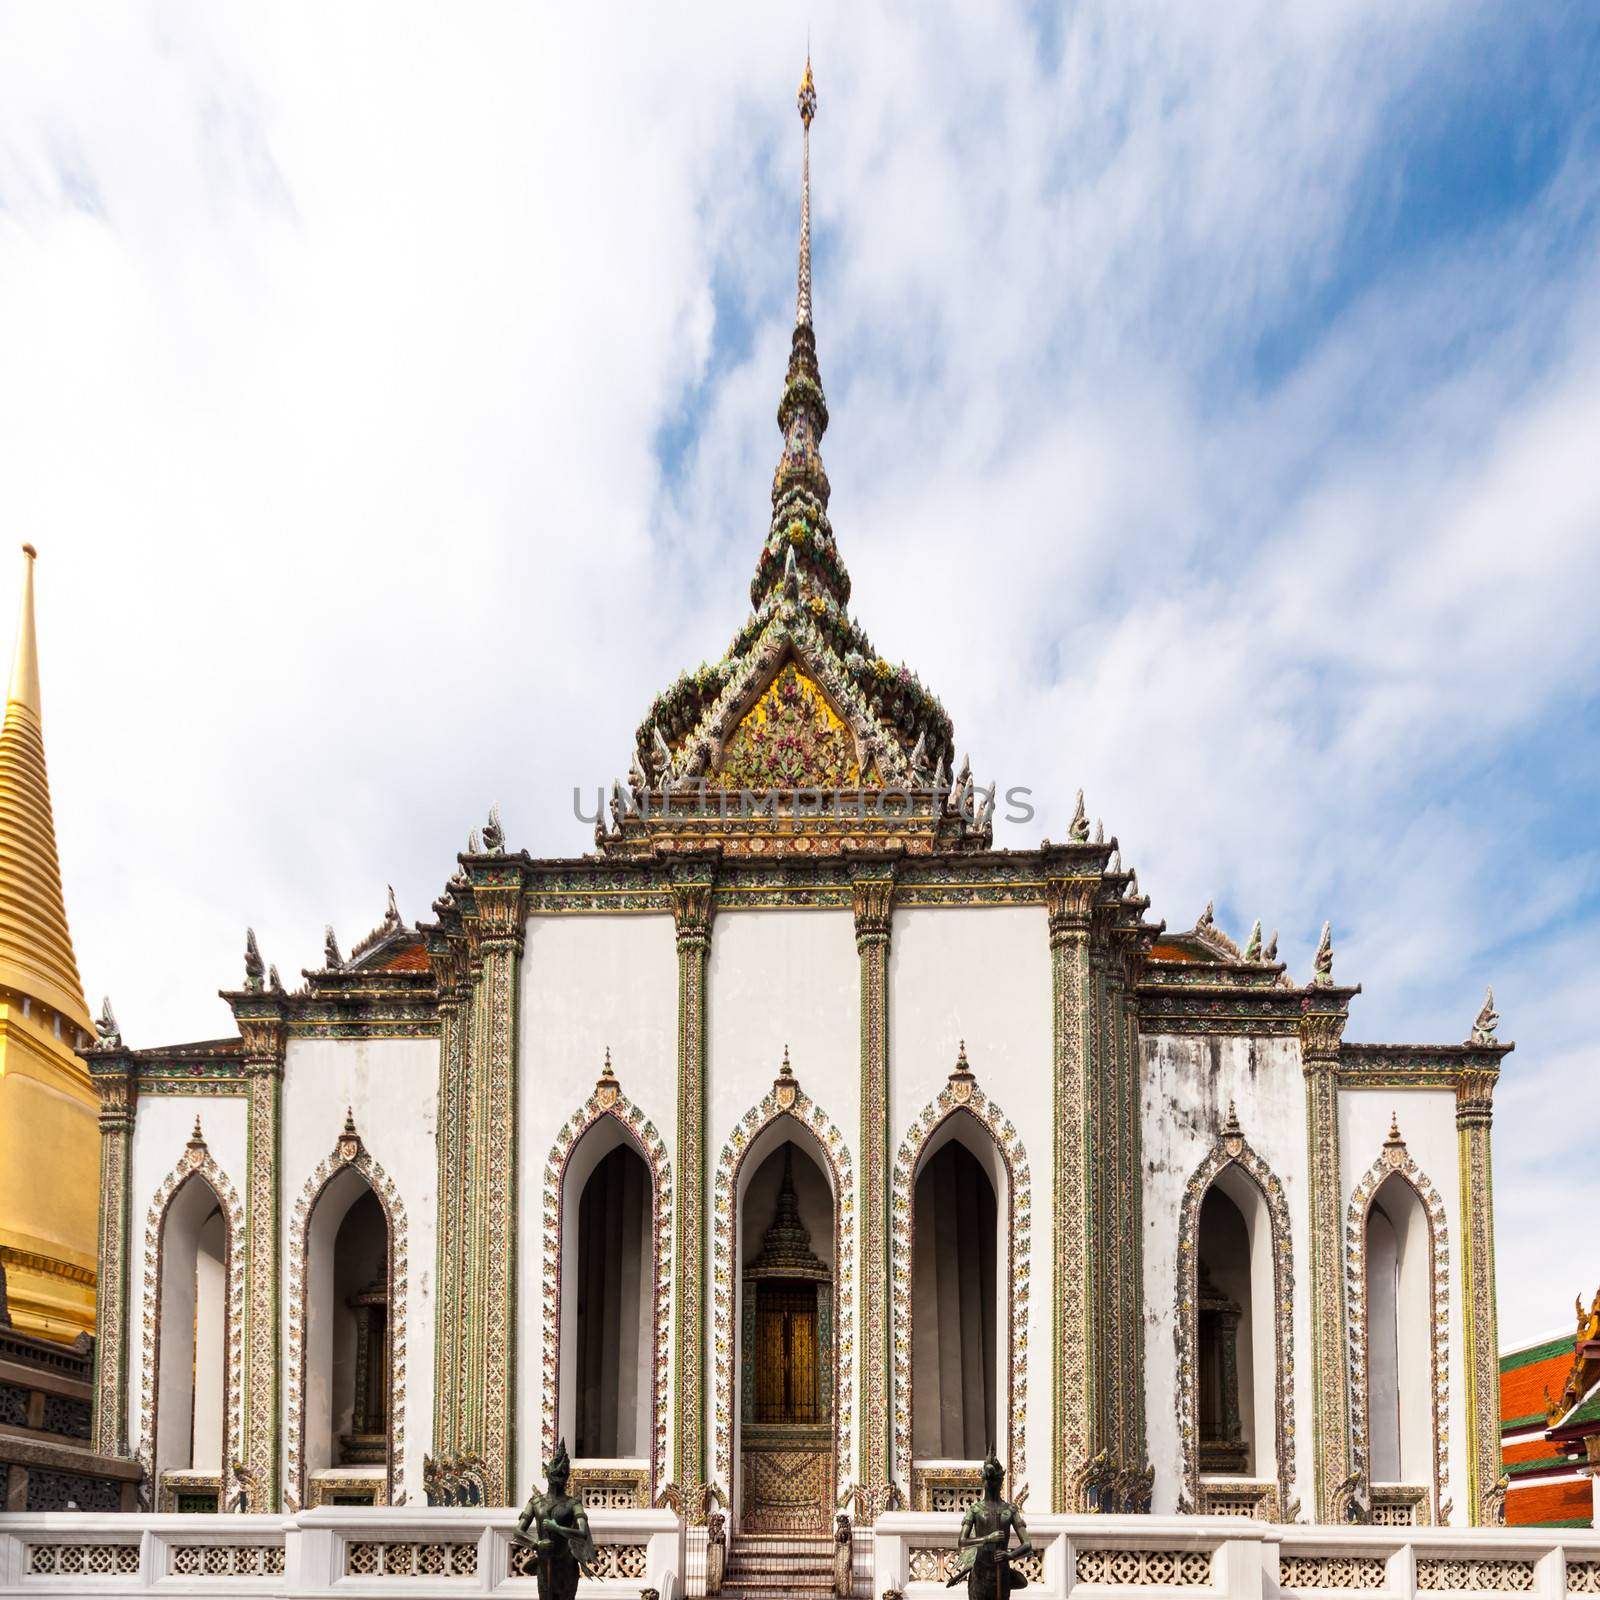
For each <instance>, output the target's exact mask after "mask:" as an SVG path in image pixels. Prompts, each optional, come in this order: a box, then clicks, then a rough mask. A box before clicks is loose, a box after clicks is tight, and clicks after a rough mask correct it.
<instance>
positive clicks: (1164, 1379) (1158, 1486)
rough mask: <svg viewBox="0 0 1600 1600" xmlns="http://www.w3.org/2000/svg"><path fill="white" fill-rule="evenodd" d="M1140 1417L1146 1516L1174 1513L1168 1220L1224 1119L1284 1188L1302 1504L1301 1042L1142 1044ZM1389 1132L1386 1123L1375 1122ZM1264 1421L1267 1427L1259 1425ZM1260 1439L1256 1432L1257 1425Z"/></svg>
mask: <svg viewBox="0 0 1600 1600" xmlns="http://www.w3.org/2000/svg"><path fill="white" fill-rule="evenodd" d="M1142 1055H1143V1060H1142V1085H1141V1092H1140V1126H1141V1132H1142V1136H1143V1140H1144V1173H1145V1178H1144V1286H1145V1408H1146V1411H1145V1414H1146V1419H1147V1430H1148V1439H1149V1449H1150V1459H1151V1461H1152V1462H1153V1463H1154V1464H1155V1469H1156V1482H1155V1499H1154V1504H1153V1507H1152V1509H1153V1510H1154V1511H1155V1512H1157V1513H1170V1512H1172V1511H1174V1510H1176V1508H1177V1502H1178V1490H1179V1488H1180V1486H1181V1464H1182V1452H1181V1450H1180V1447H1179V1440H1178V1415H1177V1406H1178V1384H1177V1343H1176V1332H1177V1330H1176V1320H1175V1319H1176V1302H1177V1287H1178V1218H1179V1214H1180V1210H1181V1206H1182V1201H1183V1195H1184V1187H1185V1185H1186V1184H1187V1183H1188V1181H1189V1179H1190V1177H1191V1176H1192V1175H1193V1173H1194V1171H1195V1169H1196V1168H1197V1167H1198V1166H1199V1165H1200V1163H1201V1162H1202V1161H1203V1160H1204V1159H1205V1157H1206V1155H1207V1154H1208V1153H1209V1151H1210V1150H1211V1147H1212V1146H1213V1145H1214V1144H1215V1143H1216V1139H1217V1135H1218V1133H1219V1131H1220V1130H1221V1128H1222V1125H1223V1122H1224V1121H1225V1120H1226V1118H1227V1114H1228V1102H1229V1101H1230V1100H1232V1101H1234V1102H1235V1104H1236V1105H1237V1107H1238V1112H1239V1124H1240V1127H1241V1128H1242V1129H1243V1131H1244V1136H1245V1140H1246V1142H1247V1143H1248V1144H1249V1145H1250V1147H1251V1149H1253V1150H1254V1151H1255V1153H1256V1154H1257V1155H1258V1156H1259V1157H1260V1158H1261V1159H1262V1160H1263V1161H1264V1162H1266V1164H1267V1165H1268V1166H1269V1167H1270V1168H1271V1169H1272V1171H1273V1173H1274V1174H1276V1176H1277V1178H1278V1180H1279V1181H1280V1182H1281V1183H1282V1184H1283V1188H1284V1198H1285V1201H1286V1203H1287V1205H1288V1208H1289V1217H1290V1243H1291V1246H1292V1249H1293V1254H1294V1367H1295V1373H1294V1386H1293V1389H1294V1396H1293V1398H1294V1421H1295V1441H1296V1461H1295V1464H1294V1467H1295V1472H1294V1480H1293V1483H1292V1485H1291V1490H1290V1492H1291V1495H1294V1496H1298V1497H1299V1499H1300V1502H1301V1506H1302V1509H1303V1510H1305V1511H1306V1512H1308V1513H1309V1511H1310V1509H1311V1506H1312V1499H1313V1497H1312V1472H1313V1466H1312V1436H1313V1428H1312V1415H1311V1405H1312V1395H1311V1296H1310V1283H1311V1255H1310V1250H1311V1237H1310V1225H1309V1217H1308V1210H1307V1186H1306V1159H1307V1156H1306V1112H1305V1084H1304V1077H1303V1074H1302V1071H1301V1066H1300V1045H1299V1041H1298V1040H1296V1039H1292V1038H1271V1039H1246V1038H1232V1039H1220V1038H1214V1037H1210V1036H1202V1037H1187V1036H1184V1037H1175V1036H1170V1035H1161V1036H1156V1037H1149V1038H1146V1039H1144V1040H1143V1045H1142ZM1385 1126H1387V1124H1386V1125H1385ZM1268 1425H1270V1424H1268ZM1257 1427H1258V1431H1260V1430H1261V1429H1262V1427H1263V1423H1262V1421H1261V1419H1259V1418H1258V1421H1257Z"/></svg>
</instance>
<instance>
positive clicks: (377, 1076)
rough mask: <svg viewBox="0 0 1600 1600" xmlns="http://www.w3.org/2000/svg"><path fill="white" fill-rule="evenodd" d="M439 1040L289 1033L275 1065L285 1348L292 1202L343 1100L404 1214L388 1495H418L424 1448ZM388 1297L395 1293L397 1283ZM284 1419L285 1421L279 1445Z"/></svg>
mask: <svg viewBox="0 0 1600 1600" xmlns="http://www.w3.org/2000/svg"><path fill="white" fill-rule="evenodd" d="M438 1101H439V1044H438V1041H437V1040H435V1039H291V1040H290V1041H289V1047H288V1052H287V1055H286V1057H285V1062H284V1079H283V1110H282V1158H281V1160H282V1175H283V1191H282V1207H283V1232H282V1238H283V1250H284V1252H285V1253H284V1255H283V1257H282V1260H283V1264H284V1275H283V1281H284V1285H285V1294H284V1303H283V1318H284V1328H283V1339H284V1346H283V1347H284V1349H285V1350H287V1348H288V1317H289V1304H288V1294H287V1285H288V1256H287V1251H288V1250H289V1248H290V1240H291V1237H292V1230H293V1227H294V1210H295V1204H296V1202H297V1201H298V1200H299V1198H300V1196H301V1193H302V1192H303V1190H304V1188H305V1186H306V1184H307V1183H308V1182H309V1180H310V1179H311V1176H312V1174H313V1173H314V1172H315V1171H316V1169H317V1167H318V1166H319V1165H320V1164H321V1163H322V1162H323V1161H325V1160H326V1159H327V1158H328V1157H329V1156H330V1155H331V1154H332V1153H333V1148H334V1145H335V1143H336V1142H337V1140H338V1138H339V1133H340V1130H341V1129H342V1128H343V1127H344V1115H345V1108H346V1107H347V1106H348V1107H349V1108H350V1109H351V1111H352V1113H353V1115H354V1117H355V1122H356V1130H357V1131H358V1132H359V1133H360V1135H361V1139H362V1143H363V1144H364V1145H365V1146H366V1148H367V1150H368V1152H369V1153H370V1154H371V1156H372V1159H373V1160H374V1161H375V1162H376V1163H377V1164H378V1165H379V1166H380V1167H382V1168H383V1170H384V1172H385V1173H387V1175H388V1176H389V1178H390V1180H391V1181H392V1182H393V1183H394V1186H395V1188H396V1190H397V1191H398V1192H399V1196H400V1203H401V1204H402V1205H403V1206H404V1207H405V1213H406V1224H407V1229H406V1247H407V1270H406V1279H407V1282H406V1298H405V1312H406V1397H405V1445H404V1450H403V1454H402V1459H401V1461H400V1462H398V1463H397V1470H396V1474H395V1479H396V1481H395V1498H396V1500H397V1501H399V1500H400V1498H401V1497H402V1496H404V1497H405V1498H406V1499H407V1500H409V1501H410V1503H412V1504H413V1505H420V1504H422V1503H423V1501H424V1498H425V1497H424V1491H423V1486H422V1458H423V1455H424V1454H425V1453H426V1452H428V1451H430V1450H431V1448H432V1433H433V1333H434V1327H433V1320H434V1282H435V1276H436V1271H437V1261H436V1250H437V1233H436V1222H437V1210H438V1189H439V1155H438V1148H437V1145H436V1143H435V1125H436V1121H437V1115H438ZM394 1293H395V1296H396V1299H398V1286H395V1289H394ZM287 1446H288V1418H287V1415H285V1418H284V1448H285V1450H287Z"/></svg>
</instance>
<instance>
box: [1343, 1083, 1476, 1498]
mask: <svg viewBox="0 0 1600 1600" xmlns="http://www.w3.org/2000/svg"><path fill="white" fill-rule="evenodd" d="M1391 1116H1394V1117H1396V1118H1398V1120H1399V1123H1400V1134H1401V1137H1402V1138H1403V1139H1404V1140H1405V1142H1406V1149H1407V1150H1408V1151H1409V1152H1410V1155H1411V1158H1412V1160H1413V1161H1415V1162H1416V1163H1417V1165H1418V1166H1419V1167H1420V1168H1421V1169H1422V1171H1423V1172H1424V1173H1426V1174H1427V1176H1428V1179H1429V1181H1430V1182H1431V1183H1432V1184H1433V1186H1434V1188H1435V1189H1437V1190H1438V1191H1439V1194H1440V1196H1441V1198H1442V1199H1443V1201H1444V1211H1445V1226H1446V1228H1447V1229H1448V1231H1449V1235H1450V1452H1449V1462H1450V1483H1449V1486H1448V1487H1447V1488H1446V1490H1445V1498H1446V1499H1447V1500H1450V1501H1451V1502H1453V1506H1452V1512H1451V1518H1450V1520H1451V1522H1452V1523H1454V1524H1458V1525H1463V1526H1464V1525H1465V1524H1466V1522H1467V1520H1468V1515H1469V1507H1468V1504H1467V1500H1468V1496H1467V1369H1466V1356H1465V1350H1464V1346H1463V1340H1462V1329H1463V1327H1464V1325H1465V1315H1466V1307H1465V1304H1464V1301H1463V1296H1464V1295H1465V1293H1466V1286H1467V1285H1466V1273H1465V1270H1464V1266H1463V1262H1462V1249H1461V1247H1462V1229H1461V1176H1460V1158H1459V1156H1458V1154H1457V1141H1456V1097H1455V1092H1454V1091H1453V1090H1451V1089H1342V1090H1340V1092H1339V1165H1340V1168H1341V1182H1342V1191H1343V1195H1344V1206H1345V1208H1346V1209H1348V1207H1349V1204H1350V1197H1351V1195H1352V1194H1353V1193H1354V1192H1355V1187H1356V1185H1357V1184H1358V1183H1360V1181H1361V1180H1362V1178H1363V1177H1364V1176H1365V1175H1366V1173H1367V1170H1368V1168H1370V1167H1371V1166H1372V1164H1373V1162H1375V1161H1376V1160H1377V1159H1378V1157H1379V1156H1380V1155H1382V1154H1383V1142H1384V1140H1385V1139H1387V1138H1388V1137H1389V1118H1390V1117H1391ZM1341 1220H1343V1219H1342V1218H1341ZM1402 1381H1403V1379H1402Z"/></svg>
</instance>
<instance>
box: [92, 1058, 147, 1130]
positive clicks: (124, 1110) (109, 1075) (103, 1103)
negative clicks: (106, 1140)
mask: <svg viewBox="0 0 1600 1600" xmlns="http://www.w3.org/2000/svg"><path fill="white" fill-rule="evenodd" d="M80 1055H81V1056H82V1059H83V1063H84V1065H85V1066H86V1067H88V1069H89V1080H90V1082H91V1083H93V1085H94V1090H95V1093H96V1094H97V1095H99V1096H100V1131H101V1132H102V1133H115V1132H119V1131H122V1130H125V1129H129V1128H131V1127H132V1126H133V1112H134V1107H135V1106H136V1104H137V1103H138V1099H139V1075H138V1063H137V1061H136V1060H135V1059H134V1055H133V1052H132V1051H131V1050H120V1049H119V1050H103V1049H96V1048H95V1046H93V1045H90V1046H89V1048H88V1049H87V1050H84V1051H81V1052H80Z"/></svg>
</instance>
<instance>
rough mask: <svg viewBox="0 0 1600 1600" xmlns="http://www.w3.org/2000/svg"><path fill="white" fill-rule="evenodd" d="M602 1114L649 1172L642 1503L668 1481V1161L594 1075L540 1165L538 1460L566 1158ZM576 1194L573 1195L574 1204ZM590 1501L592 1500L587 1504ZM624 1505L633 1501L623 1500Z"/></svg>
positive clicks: (548, 1411) (554, 1413)
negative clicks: (646, 1475)
mask: <svg viewBox="0 0 1600 1600" xmlns="http://www.w3.org/2000/svg"><path fill="white" fill-rule="evenodd" d="M602 1117H615V1118H616V1119H617V1121H618V1122H620V1123H621V1124H622V1125H623V1127H624V1128H626V1129H627V1130H628V1138H629V1143H630V1144H631V1145H632V1146H633V1148H635V1149H636V1150H637V1151H638V1152H639V1154H640V1155H641V1156H642V1157H643V1158H644V1163H645V1165H646V1166H647V1167H648V1168H649V1169H650V1180H651V1190H652V1198H651V1226H652V1231H653V1234H654V1241H655V1244H654V1257H653V1261H652V1266H653V1272H652V1278H651V1284H652V1287H651V1297H652V1310H651V1324H650V1325H651V1327H652V1328H653V1329H654V1338H655V1359H654V1361H653V1363H652V1373H653V1376H652V1379H651V1405H650V1414H651V1417H652V1419H653V1420H652V1440H651V1451H650V1471H651V1480H650V1485H649V1488H650V1493H649V1497H648V1499H647V1501H646V1504H648V1503H650V1502H651V1501H653V1500H654V1499H655V1496H656V1492H657V1491H658V1489H660V1487H661V1486H662V1485H664V1484H665V1483H666V1481H667V1404H668V1393H667V1370H668V1361H669V1359H670V1354H671V1348H672V1334H671V1327H670V1319H669V1316H668V1310H669V1307H670V1306H671V1303H672V1162H671V1160H670V1159H669V1157H668V1155H667V1147H666V1145H665V1144H664V1143H663V1142H662V1139H661V1135H660V1134H659V1133H658V1132H657V1131H656V1127H655V1124H654V1123H653V1122H651V1121H650V1119H649V1118H648V1117H646V1116H645V1114H644V1113H643V1112H642V1111H640V1109H639V1108H638V1107H637V1106H636V1105H635V1104H634V1103H633V1102H632V1101H631V1100H629V1099H628V1098H627V1096H626V1095H624V1094H623V1093H622V1091H621V1090H620V1089H618V1088H617V1086H616V1084H615V1083H614V1082H610V1083H608V1082H606V1081H605V1080H604V1079H602V1080H601V1082H600V1084H599V1085H598V1086H597V1087H596V1089H595V1091H594V1093H593V1094H592V1095H590V1096H589V1098H588V1099H587V1100H586V1101H585V1102H584V1103H583V1105H581V1106H580V1107H579V1108H578V1109H577V1110H576V1111H575V1112H573V1114H572V1116H571V1117H570V1118H568V1120H567V1122H566V1123H565V1124H564V1126H563V1127H562V1129H561V1132H560V1133H558V1134H557V1135H556V1141H555V1144H554V1145H553V1146H552V1147H551V1150H550V1154H549V1156H548V1157H547V1158H546V1160H545V1164H544V1277H543V1280H542V1287H543V1291H544V1398H543V1403H542V1411H541V1422H542V1424H543V1437H544V1458H543V1459H544V1460H546V1461H548V1460H550V1459H551V1458H552V1457H553V1456H554V1455H555V1453H556V1445H557V1437H556V1435H557V1429H558V1411H559V1398H560V1393H561V1389H560V1363H561V1207H562V1189H563V1185H564V1180H565V1177H566V1170H567V1161H568V1158H569V1157H570V1156H571V1154H572V1152H573V1150H574V1149H575V1148H576V1146H577V1143H578V1141H579V1140H580V1139H581V1138H582V1137H583V1136H584V1134H586V1133H587V1132H588V1131H589V1130H590V1129H591V1128H592V1127H593V1126H594V1125H595V1124H596V1123H597V1122H599V1121H600V1119H601V1118H602ZM577 1202H578V1196H577V1195H574V1196H573V1197H572V1203H573V1204H574V1205H576V1204H577ZM590 1503H591V1504H593V1503H594V1502H593V1501H592V1500H591V1502H590ZM626 1503H627V1504H630V1505H631V1504H633V1503H634V1502H633V1500H631V1499H630V1500H628V1501H627V1502H626Z"/></svg>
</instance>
